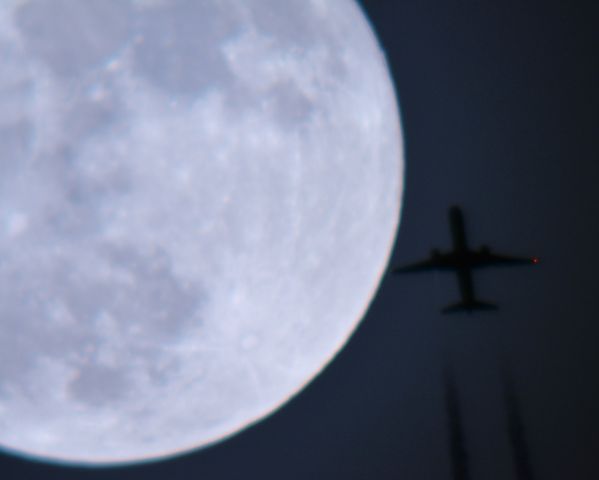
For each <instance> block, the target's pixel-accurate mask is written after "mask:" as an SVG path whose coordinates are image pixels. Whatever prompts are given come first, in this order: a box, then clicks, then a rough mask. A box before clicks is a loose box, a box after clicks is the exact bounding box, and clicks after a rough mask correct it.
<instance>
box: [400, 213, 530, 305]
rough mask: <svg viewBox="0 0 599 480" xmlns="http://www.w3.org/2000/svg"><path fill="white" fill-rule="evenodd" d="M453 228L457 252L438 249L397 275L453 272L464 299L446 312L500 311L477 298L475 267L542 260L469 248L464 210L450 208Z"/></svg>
mask: <svg viewBox="0 0 599 480" xmlns="http://www.w3.org/2000/svg"><path fill="white" fill-rule="evenodd" d="M449 226H450V229H451V236H452V239H453V250H451V251H449V252H447V253H443V252H441V251H439V250H437V249H434V250H433V251H432V252H431V256H430V258H428V259H426V260H423V261H421V262H416V263H413V264H410V265H405V266H403V267H397V268H395V269H394V270H393V273H411V272H424V271H430V270H441V271H453V272H455V273H456V275H457V276H458V282H459V286H460V295H461V300H460V301H459V302H458V303H456V304H453V305H449V306H447V307H445V308H444V309H443V310H442V312H443V313H454V312H472V311H474V310H496V309H497V306H496V305H494V304H492V303H488V302H482V301H480V300H478V299H477V298H476V295H475V293H474V286H473V284H472V270H473V269H475V268H483V267H492V266H502V265H506V266H511V265H536V264H538V263H539V259H538V257H529V258H526V257H512V256H508V255H500V254H496V253H493V252H491V250H490V248H489V247H488V246H486V245H483V246H481V247H480V248H479V249H478V250H472V249H470V248H469V247H468V243H467V241H466V233H465V230H464V215H463V214H462V210H461V209H460V207H457V206H453V207H451V208H450V209H449Z"/></svg>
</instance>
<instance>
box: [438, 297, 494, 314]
mask: <svg viewBox="0 0 599 480" xmlns="http://www.w3.org/2000/svg"><path fill="white" fill-rule="evenodd" d="M475 310H497V305H495V304H493V303H488V302H481V301H480V300H473V301H471V302H458V303H454V304H453V305H448V306H447V307H445V308H444V309H443V310H442V312H443V313H458V312H468V313H472V312H473V311H475Z"/></svg>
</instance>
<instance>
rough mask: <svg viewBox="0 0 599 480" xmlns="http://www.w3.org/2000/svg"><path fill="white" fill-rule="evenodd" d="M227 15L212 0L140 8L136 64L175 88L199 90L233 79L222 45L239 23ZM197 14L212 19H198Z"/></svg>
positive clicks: (153, 78) (159, 82)
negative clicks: (225, 17)
mask: <svg viewBox="0 0 599 480" xmlns="http://www.w3.org/2000/svg"><path fill="white" fill-rule="evenodd" d="M221 8H222V7H221ZM223 17H224V16H223V15H222V14H221V15H219V8H218V7H216V6H215V5H214V4H213V2H207V1H203V2H198V1H195V0H194V1H189V0H179V1H172V2H168V3H166V6H164V7H156V8H151V9H147V10H141V11H140V12H139V15H138V17H137V22H136V33H137V42H136V47H135V49H134V64H135V70H136V71H137V72H138V73H140V74H141V75H142V76H143V77H144V78H146V79H147V80H148V81H150V82H151V83H153V84H155V85H157V86H158V87H159V88H162V89H165V90H167V91H168V92H171V93H180V94H186V93H189V94H197V93H198V91H201V90H203V89H204V88H206V87H209V86H215V87H218V86H220V85H222V84H223V83H228V82H230V78H229V77H230V73H229V71H228V68H227V65H226V63H225V62H224V59H223V57H222V55H221V51H220V45H221V44H222V43H223V41H224V40H225V39H226V38H228V37H229V36H230V35H231V34H232V32H233V31H234V27H235V26H234V25H233V24H232V23H230V22H227V21H226V20H225V19H224V18H223ZM198 18H210V21H207V22H202V23H201V24H199V23H198V21H197V19H198Z"/></svg>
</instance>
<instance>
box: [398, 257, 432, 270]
mask: <svg viewBox="0 0 599 480" xmlns="http://www.w3.org/2000/svg"><path fill="white" fill-rule="evenodd" d="M442 267H443V263H442V262H440V261H439V260H438V259H436V258H429V259H427V260H422V261H421V262H416V263H411V264H410V265H404V266H403V267H396V268H394V269H393V273H412V272H426V271H429V270H439V269H441V268H442Z"/></svg>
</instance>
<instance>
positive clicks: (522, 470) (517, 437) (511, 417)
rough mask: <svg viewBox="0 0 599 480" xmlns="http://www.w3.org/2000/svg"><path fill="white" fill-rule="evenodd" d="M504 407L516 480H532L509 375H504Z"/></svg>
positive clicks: (528, 453) (513, 389)
mask: <svg viewBox="0 0 599 480" xmlns="http://www.w3.org/2000/svg"><path fill="white" fill-rule="evenodd" d="M504 392H505V405H506V411H507V428H508V435H509V438H510V444H511V446H512V454H513V458H514V468H515V470H516V479H517V480H534V479H535V476H534V474H533V470H532V464H531V462H530V451H529V448H528V444H527V442H526V438H525V435H524V433H525V432H524V422H523V421H522V414H521V413H520V404H519V402H518V397H517V396H516V389H515V387H514V381H513V379H512V377H511V375H509V374H507V373H504Z"/></svg>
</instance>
